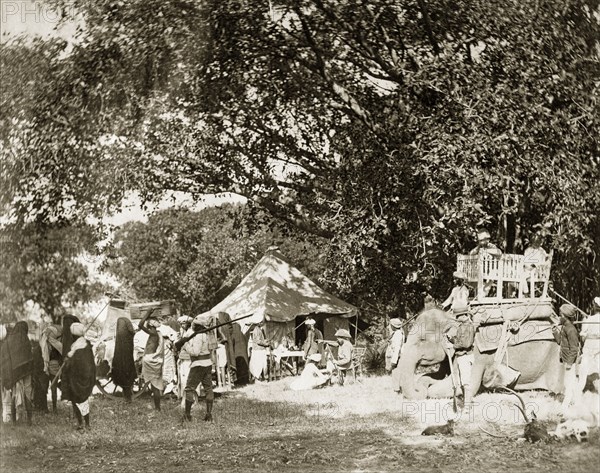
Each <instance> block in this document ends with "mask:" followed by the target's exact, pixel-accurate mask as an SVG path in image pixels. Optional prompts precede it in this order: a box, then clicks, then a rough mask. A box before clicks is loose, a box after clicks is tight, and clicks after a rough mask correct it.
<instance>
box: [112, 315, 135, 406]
mask: <svg viewBox="0 0 600 473" xmlns="http://www.w3.org/2000/svg"><path fill="white" fill-rule="evenodd" d="M134 335H135V330H134V328H133V324H132V323H131V320H129V319H128V318H127V317H119V319H118V320H117V330H116V337H115V354H114V356H113V362H112V369H111V378H112V382H113V383H114V384H116V385H117V386H120V387H121V389H122V390H123V397H124V398H125V402H131V399H132V396H133V383H134V382H135V380H136V378H137V370H136V368H135V362H134V360H133V337H134Z"/></svg>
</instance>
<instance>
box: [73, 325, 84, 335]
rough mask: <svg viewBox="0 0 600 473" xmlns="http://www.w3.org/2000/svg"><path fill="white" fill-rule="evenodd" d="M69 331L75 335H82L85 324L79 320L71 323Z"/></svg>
mask: <svg viewBox="0 0 600 473" xmlns="http://www.w3.org/2000/svg"><path fill="white" fill-rule="evenodd" d="M71 333H72V334H73V335H75V336H76V337H83V335H84V334H85V326H84V325H83V324H80V323H79V322H75V323H74V324H72V325H71Z"/></svg>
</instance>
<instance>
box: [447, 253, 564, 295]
mask: <svg viewBox="0 0 600 473" xmlns="http://www.w3.org/2000/svg"><path fill="white" fill-rule="evenodd" d="M524 258H525V257H524V256H523V255H511V254H504V255H501V256H498V257H493V256H490V255H485V254H480V255H458V256H457V258H456V269H457V271H459V272H461V273H464V274H465V276H466V277H467V282H468V283H469V284H470V285H472V286H475V287H476V292H475V300H476V301H481V302H487V301H489V302H492V301H499V300H503V299H523V298H536V299H537V298H546V297H548V296H547V294H548V281H549V279H550V266H551V264H552V257H551V256H548V259H547V260H546V261H545V262H544V263H541V264H536V265H535V267H532V266H531V265H525V261H524Z"/></svg>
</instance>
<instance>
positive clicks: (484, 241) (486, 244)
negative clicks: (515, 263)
mask: <svg viewBox="0 0 600 473" xmlns="http://www.w3.org/2000/svg"><path fill="white" fill-rule="evenodd" d="M490 238H491V236H490V232H488V231H487V230H479V232H477V246H476V247H475V248H473V249H472V250H471V251H470V252H469V254H470V255H471V256H473V255H483V256H484V257H488V258H489V257H495V258H498V257H499V256H501V255H502V251H501V250H500V248H498V247H497V246H496V245H494V244H493V243H490Z"/></svg>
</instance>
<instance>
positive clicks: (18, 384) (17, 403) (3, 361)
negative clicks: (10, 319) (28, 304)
mask: <svg viewBox="0 0 600 473" xmlns="http://www.w3.org/2000/svg"><path fill="white" fill-rule="evenodd" d="M27 332H28V327H27V322H23V321H21V322H17V323H16V324H15V326H14V327H13V329H12V330H11V331H10V332H8V336H7V337H6V339H5V340H4V341H3V343H2V347H1V348H0V381H1V384H2V403H3V415H4V421H10V419H11V413H12V414H14V416H12V420H13V421H14V422H16V421H17V420H19V419H20V418H21V417H23V411H26V413H27V421H28V422H31V412H32V407H33V404H32V400H33V392H32V385H31V375H32V372H33V353H32V350H31V342H30V341H29V337H28V336H27ZM13 409H14V410H13ZM11 411H12V412H11Z"/></svg>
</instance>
